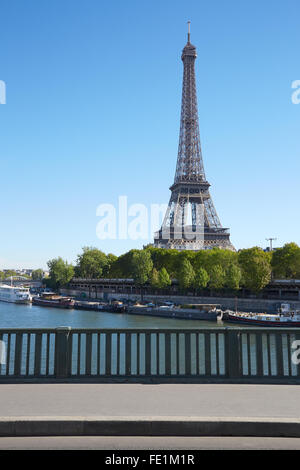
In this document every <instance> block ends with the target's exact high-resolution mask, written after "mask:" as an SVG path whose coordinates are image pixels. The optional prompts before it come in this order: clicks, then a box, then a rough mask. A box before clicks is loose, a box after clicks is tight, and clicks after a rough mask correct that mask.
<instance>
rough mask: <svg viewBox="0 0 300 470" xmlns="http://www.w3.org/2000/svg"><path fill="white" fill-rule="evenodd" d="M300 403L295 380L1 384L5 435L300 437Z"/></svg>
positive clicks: (1, 421) (2, 433)
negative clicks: (286, 382)
mask: <svg viewBox="0 0 300 470" xmlns="http://www.w3.org/2000/svg"><path fill="white" fill-rule="evenodd" d="M70 397H71V398H70ZM299 400H300V388H299V387H297V386H293V385H259V386H255V385H246V384H243V385H233V384H155V385H154V384H152V385H142V384H3V385H1V387H0V416H1V418H0V436H2V437H4V436H7V437H9V436H15V437H17V436H256V437H258V436H261V437H300V413H299V407H298V404H299Z"/></svg>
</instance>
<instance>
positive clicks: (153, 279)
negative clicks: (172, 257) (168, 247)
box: [150, 268, 159, 289]
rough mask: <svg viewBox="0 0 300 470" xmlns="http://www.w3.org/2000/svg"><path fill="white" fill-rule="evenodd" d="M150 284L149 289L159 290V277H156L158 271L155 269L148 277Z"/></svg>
mask: <svg viewBox="0 0 300 470" xmlns="http://www.w3.org/2000/svg"><path fill="white" fill-rule="evenodd" d="M150 284H151V287H154V288H155V289H159V277H158V271H157V269H156V268H153V269H152V273H151V276H150Z"/></svg>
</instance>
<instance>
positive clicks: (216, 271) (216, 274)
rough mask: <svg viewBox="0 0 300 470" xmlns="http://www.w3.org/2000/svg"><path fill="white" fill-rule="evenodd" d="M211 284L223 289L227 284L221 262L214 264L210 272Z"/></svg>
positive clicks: (212, 286) (214, 287) (213, 287)
mask: <svg viewBox="0 0 300 470" xmlns="http://www.w3.org/2000/svg"><path fill="white" fill-rule="evenodd" d="M209 278H210V280H209V285H210V287H211V288H212V289H222V287H224V284H225V271H224V269H223V268H222V266H221V265H220V264H215V265H214V266H212V268H211V270H210V272H209Z"/></svg>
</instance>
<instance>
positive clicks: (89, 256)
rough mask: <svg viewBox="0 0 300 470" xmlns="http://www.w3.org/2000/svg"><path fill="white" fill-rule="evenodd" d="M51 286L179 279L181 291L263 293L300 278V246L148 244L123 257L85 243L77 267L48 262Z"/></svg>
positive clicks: (164, 284)
mask: <svg viewBox="0 0 300 470" xmlns="http://www.w3.org/2000/svg"><path fill="white" fill-rule="evenodd" d="M48 267H49V272H50V276H49V279H48V280H47V284H48V285H49V286H51V287H52V288H57V287H61V286H63V285H66V284H68V282H70V280H71V279H72V278H74V277H75V278H85V279H99V278H133V279H134V280H135V283H136V284H137V285H138V286H144V285H146V284H150V285H151V286H152V287H153V288H155V289H166V288H168V287H169V286H170V285H171V282H172V280H173V279H176V280H177V281H178V284H179V288H180V289H181V290H182V291H186V290H187V289H195V290H197V291H201V290H203V289H206V288H210V289H212V290H216V291H217V290H221V289H228V290H231V291H236V292H237V291H238V290H239V289H241V288H246V289H249V290H250V291H252V292H254V293H258V292H259V291H261V290H262V289H263V288H264V287H265V286H266V285H267V284H269V282H270V280H271V278H272V277H273V278H278V279H279V278H280V279H297V278H300V247H299V246H298V245H297V244H296V243H287V244H286V245H284V246H283V247H282V248H278V249H276V250H274V251H272V252H266V251H264V250H262V249H261V248H259V247H253V248H247V249H242V250H239V251H238V252H233V251H229V250H222V249H219V248H214V249H211V250H200V251H198V252H193V251H189V250H187V251H178V250H167V249H163V248H155V247H153V246H150V245H149V246H147V247H145V248H144V249H142V250H137V249H133V250H130V251H128V252H127V253H125V254H123V255H121V256H115V255H113V254H111V253H109V254H107V255H106V254H105V253H103V252H102V251H101V250H99V249H97V248H94V247H84V248H83V249H82V253H81V254H79V255H78V256H77V260H76V264H75V266H73V265H72V264H69V263H68V262H67V261H64V260H63V259H62V258H60V257H59V258H55V259H52V260H50V261H49V262H48Z"/></svg>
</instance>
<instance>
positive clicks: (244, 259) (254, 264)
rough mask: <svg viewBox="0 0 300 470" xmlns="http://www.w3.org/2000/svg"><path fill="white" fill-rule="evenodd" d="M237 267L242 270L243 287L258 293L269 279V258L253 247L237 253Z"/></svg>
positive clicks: (259, 249)
mask: <svg viewBox="0 0 300 470" xmlns="http://www.w3.org/2000/svg"><path fill="white" fill-rule="evenodd" d="M239 265H240V267H241V270H242V280H243V285H244V286H245V287H246V288H247V289H250V290H252V291H253V292H259V291H260V290H261V289H263V288H264V287H265V286H266V285H267V284H269V282H270V279H271V265H270V256H269V254H268V253H265V252H264V251H263V250H262V249H261V248H258V247H257V246H256V247H253V248H248V249H245V250H241V251H240V252H239Z"/></svg>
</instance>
